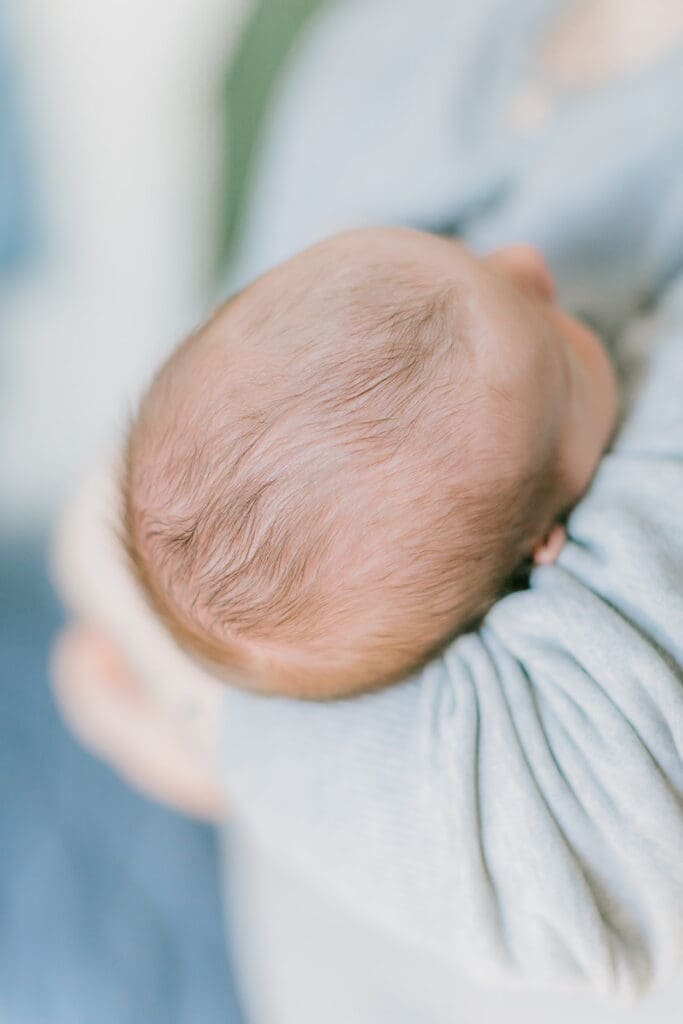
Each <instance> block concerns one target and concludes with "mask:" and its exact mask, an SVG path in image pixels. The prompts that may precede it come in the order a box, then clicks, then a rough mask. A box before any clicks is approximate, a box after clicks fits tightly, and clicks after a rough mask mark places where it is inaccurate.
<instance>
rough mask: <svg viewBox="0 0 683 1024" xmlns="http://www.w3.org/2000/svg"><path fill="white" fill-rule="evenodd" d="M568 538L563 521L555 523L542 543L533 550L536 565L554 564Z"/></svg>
mask: <svg viewBox="0 0 683 1024" xmlns="http://www.w3.org/2000/svg"><path fill="white" fill-rule="evenodd" d="M566 539H567V531H566V530H565V528H564V526H562V524H561V523H555V525H554V526H553V527H552V529H551V530H550V533H547V534H546V536H545V537H544V538H543V540H542V541H540V543H538V544H537V545H536V547H535V548H534V550H533V559H534V563H535V564H536V565H552V563H553V562H555V561H557V558H558V556H559V554H560V551H561V550H562V548H563V547H564V542H565V541H566Z"/></svg>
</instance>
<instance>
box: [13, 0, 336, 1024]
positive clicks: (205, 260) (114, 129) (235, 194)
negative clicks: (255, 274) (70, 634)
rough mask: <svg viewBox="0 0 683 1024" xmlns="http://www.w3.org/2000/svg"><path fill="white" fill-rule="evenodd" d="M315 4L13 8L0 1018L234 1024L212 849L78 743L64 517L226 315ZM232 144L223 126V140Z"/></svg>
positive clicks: (208, 1)
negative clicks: (193, 335) (170, 371)
mask: <svg viewBox="0 0 683 1024" xmlns="http://www.w3.org/2000/svg"><path fill="white" fill-rule="evenodd" d="M315 6H316V0H286V2H285V0H280V2H274V0H270V2H265V0H264V2H261V3H259V4H257V5H255V4H253V3H252V4H249V3H248V2H247V0H192V2H189V0H135V3H133V2H123V3H121V2H120V0H98V2H97V3H94V4H93V3H92V2H91V0H51V3H50V5H49V18H48V17H46V6H45V4H44V3H42V2H41V0H15V2H14V3H12V2H7V0H6V2H5V3H4V4H2V5H0V399H1V400H0V493H1V502H0V851H1V856H0V950H1V951H2V955H1V956H0V1020H2V1022H3V1024H38V1022H40V1024H44V1022H50V1024H81V1022H82V1024H92V1022H94V1021H97V1024H121V1022H124V1021H125V1022H127V1024H137V1022H138V1021H139V1022H141V1024H142V1022H144V1024H155V1022H159V1024H161V1022H164V1024H168V1022H185V1021H187V1022H188V1024H189V1022H193V1024H196V1022H202V1024H211V1022H214V1021H216V1022H217V1021H222V1022H227V1024H232V1022H236V1021H238V1020H239V1012H238V1004H237V998H236V995H235V992H234V987H233V982H232V978H231V973H230V967H229V954H228V952H227V948H226V940H225V935H224V924H223V917H222V914H221V906H220V901H221V893H220V889H219V879H218V860H217V847H216V838H215V836H214V834H213V832H212V831H211V830H210V829H209V828H207V827H204V826H200V825H198V824H196V823H194V822H190V821H187V820H183V819H181V818H179V817H177V816H176V815H174V814H172V813H171V812H169V811H167V810H164V809H161V808H159V807H157V806H154V805H152V804H151V803H149V802H148V801H146V800H144V799H143V798H141V797H139V796H137V795H136V794H134V793H133V792H132V791H131V790H129V789H128V788H127V787H126V786H125V784H124V783H123V782H121V781H120V780H119V779H118V778H117V777H115V775H114V774H113V773H112V772H111V771H110V770H109V769H108V768H106V767H104V766H103V765H101V764H100V763H99V762H97V761H95V760H94V759H93V758H92V757H91V756H90V755H88V754H87V753H85V752H84V751H83V750H81V749H80V747H78V746H77V744H76V742H75V741H74V740H72V739H71V737H70V736H69V735H68V734H67V733H66V731H65V729H64V727H63V726H62V724H61V722H60V720H59V719H58V716H57V713H56V710H55V707H54V705H53V702H52V700H51V697H50V692H49V689H48V679H47V660H48V654H49V648H50V644H51V642H52V640H53V638H54V635H55V631H56V629H57V628H58V626H59V623H60V621H61V616H62V612H61V610H60V608H59V605H58V602H57V599H56V597H55V594H54V593H53V591H52V589H51V586H50V583H49V579H48V573H47V568H46V565H47V559H46V554H47V550H48V546H49V538H50V532H51V529H52V528H53V524H54V521H55V519H56V517H57V515H58V512H59V509H60V506H61V505H62V503H63V501H64V500H65V498H66V497H67V496H68V494H69V492H70V491H71V489H72V488H73V486H74V484H75V482H76V481H77V480H78V479H79V478H80V477H81V476H82V475H83V474H84V472H86V471H87V469H88V467H89V464H90V462H91V461H93V460H94V459H96V458H97V457H98V455H99V453H100V451H101V450H102V448H103V446H105V445H106V444H107V442H108V441H109V440H110V439H111V438H114V437H116V435H117V432H118V431H119V430H120V427H121V424H122V422H123V421H124V419H125V416H126V413H127V411H128V409H129V408H130V407H131V405H132V404H133V403H134V402H135V399H136V396H137V395H138V394H139V392H140V390H141V388H142V387H143V386H144V384H145V381H146V379H147V377H148V375H149V373H150V371H151V369H152V368H153V367H154V365H155V364H156V363H157V362H158V361H159V359H160V358H161V357H162V356H163V354H164V352H165V351H166V350H167V349H168V348H169V347H170V346H172V345H173V344H174V343H175V341H176V340H177V339H178V338H179V337H181V336H182V335H183V334H184V333H185V332H186V331H187V330H188V329H189V328H190V327H191V326H192V325H193V324H194V323H195V322H196V321H197V320H198V319H200V318H201V316H202V315H203V314H204V313H205V312H206V309H207V307H208V306H210V305H211V303H212V301H213V300H214V298H215V295H216V282H217V281H218V280H220V277H221V274H222V272H223V270H224V268H225V261H226V259H227V254H228V253H229V251H230V249H231V247H232V246H233V243H234V238H235V234H236V232H237V230H238V228H239V210H240V207H241V205H243V201H244V195H245V193H246V191H247V185H248V180H249V168H250V166H251V161H252V159H253V154H254V152H255V138H256V125H257V124H258V120H259V116H260V113H261V112H262V111H263V109H264V107H265V106H266V104H267V99H268V95H269V91H270V89H271V87H272V83H273V81H274V80H275V77H276V73H277V69H278V67H279V66H280V64H281V61H282V58H283V54H284V53H285V52H286V50H287V48H288V46H289V44H290V42H291V40H292V38H293V36H294V35H295V33H296V31H297V29H298V27H299V26H300V25H301V24H302V23H303V21H304V19H305V18H306V17H307V16H308V14H309V13H310V12H311V11H312V10H313V8H314V7H315ZM229 126H230V127H229Z"/></svg>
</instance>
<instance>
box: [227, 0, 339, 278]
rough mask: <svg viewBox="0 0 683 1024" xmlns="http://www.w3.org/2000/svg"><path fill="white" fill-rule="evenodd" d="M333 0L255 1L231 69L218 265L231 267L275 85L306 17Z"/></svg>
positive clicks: (228, 79)
mask: <svg viewBox="0 0 683 1024" xmlns="http://www.w3.org/2000/svg"><path fill="white" fill-rule="evenodd" d="M326 2H329V0H256V2H255V3H254V5H253V9H252V11H251V13H250V15H249V17H248V19H247V21H246V24H245V26H244V29H243V32H242V36H241V39H240V41H239V43H238V46H237V49H236V51H235V55H234V58H233V60H232V61H231V65H230V68H229V71H228V77H227V82H226V117H227V119H228V153H227V158H226V162H225V169H226V179H227V180H226V187H225V190H224V196H225V206H224V212H223V231H222V237H221V250H220V253H219V269H220V272H221V273H223V272H224V271H225V268H226V267H227V266H228V264H229V261H230V257H231V256H232V254H233V252H234V249H235V245H236V243H237V240H238V238H239V233H240V229H241V227H242V223H243V219H244V211H245V207H246V205H247V203H248V198H249V182H250V172H251V170H252V168H253V166H254V161H255V159H256V158H257V156H258V143H259V141H260V137H261V130H262V127H263V122H264V114H265V112H266V110H267V108H268V103H269V100H270V97H271V96H272V93H273V88H274V86H275V85H276V83H277V78H278V75H279V73H280V71H281V70H282V67H283V65H284V62H285V59H286V57H287V55H288V53H289V52H290V50H291V48H292V45H293V44H294V42H295V40H296V38H297V36H298V35H299V33H300V32H301V30H302V29H303V27H304V25H305V24H306V22H307V21H308V19H309V18H310V17H311V16H312V15H313V14H314V13H315V11H317V10H318V8H320V7H321V6H322V4H323V3H326Z"/></svg>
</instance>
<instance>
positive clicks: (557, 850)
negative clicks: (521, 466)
mask: <svg viewBox="0 0 683 1024" xmlns="http://www.w3.org/2000/svg"><path fill="white" fill-rule="evenodd" d="M630 342H631V343H632V347H633V343H637V344H636V347H637V346H638V345H640V346H641V347H642V346H643V345H646V344H648V345H649V344H650V343H652V344H653V346H654V347H653V348H652V352H653V355H652V357H651V359H650V361H649V368H648V371H647V375H646V378H645V381H644V384H643V386H642V389H641V391H640V394H639V398H638V400H637V402H636V404H635V407H634V408H633V410H632V412H631V414H630V415H629V417H628V419H627V422H626V425H625V427H624V428H623V430H622V432H621V435H620V437H619V439H618V441H617V443H616V445H615V446H614V448H613V450H612V451H611V452H610V453H609V454H608V455H607V456H606V457H605V458H604V460H603V463H602V465H601V468H600V470H599V473H598V475H597V477H596V479H595V481H594V484H593V486H592V489H591V491H590V493H589V494H588V495H587V496H586V498H585V499H584V500H583V501H582V503H581V504H580V505H579V506H578V507H577V508H576V510H575V511H574V513H573V515H572V517H571V519H570V523H569V534H570V540H569V543H568V544H567V545H566V547H565V549H564V551H563V553H562V556H561V558H560V560H559V562H558V564H556V565H554V566H548V567H541V568H538V569H537V570H535V571H534V573H533V575H532V579H531V585H530V588H529V589H528V590H525V591H523V592H520V593H516V594H512V595H510V596H508V597H506V598H505V599H503V600H501V601H500V602H499V603H498V604H497V605H496V606H495V607H494V608H493V609H492V611H491V612H490V613H489V615H488V616H487V618H486V620H485V623H484V625H483V626H482V628H481V629H480V630H479V631H478V632H476V633H473V634H468V635H466V636H463V637H461V638H459V639H458V640H457V641H456V642H454V643H453V644H452V645H451V646H450V647H449V648H448V649H447V650H446V651H445V652H444V653H443V654H442V656H440V657H438V658H437V659H435V660H434V661H433V662H432V663H431V664H430V665H429V666H428V667H427V668H425V669H424V670H423V671H422V672H420V673H419V674H418V675H417V676H416V677H415V678H413V679H411V680H409V681H407V682H405V683H403V684H401V685H398V686H394V687H392V688H390V689H387V690H386V691H384V692H381V693H377V694H372V695H368V696H364V697H360V698H356V699H354V700H348V701H344V702H339V703H334V704H317V705H316V704H304V703H298V702H295V701H286V700H280V699H265V698H259V697H254V696H251V695H248V694H243V693H239V692H237V691H228V692H226V694H225V698H224V713H223V746H222V755H221V756H222V764H223V771H224V772H225V782H226V786H227V788H228V790H229V792H230V794H231V797H232V799H233V802H234V803H235V805H236V806H237V808H238V812H239V814H240V815H242V816H243V818H245V819H247V820H248V822H249V825H250V827H251V828H252V829H253V830H254V831H255V832H256V833H257V834H258V836H259V837H260V839H261V841H262V842H264V843H267V844H269V845H270V846H271V847H272V848H273V849H276V850H277V851H278V853H279V854H280V855H281V856H283V857H287V858H290V859H291V861H292V862H295V863H296V864H297V865H298V866H299V867H300V868H301V869H302V870H303V871H305V872H306V874H307V875H308V876H309V877H310V878H311V879H312V880H313V881H314V882H315V883H316V884H317V885H318V886H319V887H322V888H323V889H324V890H325V891H326V892H327V893H328V894H329V895H330V896H332V897H334V898H335V899H336V900H337V901H341V902H342V903H343V904H344V905H346V907H347V908H348V909H350V910H352V911H353V912H354V913H355V914H356V915H357V916H358V917H360V918H364V919H366V920H368V921H369V922H372V923H374V924H375V925H379V926H380V927H382V928H384V929H385V930H389V931H390V932H392V933H393V934H394V935H396V936H399V937H402V938H405V940H406V941H408V942H409V943H411V944H413V945H414V944H417V945H418V946H420V947H421V948H423V949H424V950H427V951H433V952H434V953H435V954H436V955H438V956H439V957H440V958H441V959H443V958H444V957H445V958H447V959H448V960H450V961H451V962H452V963H453V965H454V967H458V968H459V969H463V970H465V971H466V972H467V973H469V974H470V976H472V977H473V978H476V979H478V980H481V981H483V982H486V983H496V984H503V985H511V986H526V987H539V988H540V987H547V986H548V985H552V986H555V987H557V986H559V987H578V988H586V989H592V990H595V991H599V992H602V993H605V994H611V995H615V996H621V997H624V998H630V997H632V996H634V995H637V994H639V993H641V992H643V991H645V990H646V989H647V988H649V987H651V986H652V985H654V984H655V983H658V982H660V981H664V980H665V979H667V978H669V977H671V976H672V975H673V974H674V973H675V972H676V971H678V970H679V969H680V968H681V966H683V761H682V752H683V528H682V523H683V282H681V283H680V284H679V285H678V286H677V287H675V288H673V289H672V290H671V291H670V293H669V296H668V298H667V299H666V301H664V302H663V303H662V304H661V306H660V308H659V309H658V310H656V311H655V312H654V313H653V314H652V315H650V316H649V317H648V318H647V319H643V320H641V321H640V322H639V323H637V324H635V325H634V326H633V328H632V330H631V337H630Z"/></svg>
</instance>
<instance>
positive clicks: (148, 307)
mask: <svg viewBox="0 0 683 1024" xmlns="http://www.w3.org/2000/svg"><path fill="white" fill-rule="evenodd" d="M247 2H248V0H14V3H13V5H12V6H11V8H10V15H11V20H10V28H11V32H12V41H13V45H12V50H13V54H14V56H15V62H16V69H17V72H18V77H19V87H20V93H21V98H22V100H23V108H24V113H25V119H26V122H27V123H26V135H27V142H28V147H29V154H30V157H31V161H32V163H33V169H34V178H35V180H34V197H33V198H34V205H35V206H36V212H37V215H38V223H39V227H40V249H39V253H38V259H37V261H34V263H33V265H32V266H31V267H30V268H29V270H28V271H27V272H23V273H22V274H21V276H19V277H17V278H16V279H15V280H13V281H12V282H11V285H10V287H9V290H7V289H5V290H4V297H3V302H2V309H0V345H1V346H2V366H3V382H2V384H3V387H2V395H3V401H2V405H1V406H0V491H1V493H2V506H1V512H0V517H1V518H0V527H2V528H3V529H4V530H5V531H8V530H9V531H11V532H13V533H14V532H17V531H22V530H27V529H34V528H35V527H36V526H40V525H43V524H44V523H45V522H46V521H47V520H48V519H49V518H50V517H51V516H52V515H53V514H54V510H55V508H56V507H57V506H58V504H59V502H60V501H61V500H63V497H64V495H65V494H66V493H67V492H68V489H69V488H70V487H71V486H72V484H73V482H74V480H75V479H76V478H77V477H78V476H79V475H80V474H81V473H82V472H83V470H84V468H85V467H86V466H87V464H88V462H89V461H91V460H92V459H93V458H94V457H96V455H97V453H98V451H99V450H101V448H102V447H103V446H104V445H105V444H106V443H107V441H108V440H109V439H111V438H112V437H113V436H115V435H116V432H117V431H118V430H119V429H120V427H121V425H122V423H123V422H125V416H126V410H127V409H129V408H130V407H131V404H132V403H133V402H134V400H135V396H136V395H137V394H138V392H139V390H140V388H141V387H142V385H143V384H144V381H145V380H146V379H147V377H148V375H149V373H150V371H151V369H152V367H153V366H154V364H155V363H156V362H157V361H158V360H159V358H160V356H161V354H163V352H164V351H166V350H167V349H168V348H169V346H170V345H172V344H173V343H174V341H176V340H177V339H178V338H180V337H181V336H182V335H183V334H184V333H185V332H186V331H187V330H188V328H190V327H191V326H192V325H193V324H194V323H195V322H196V321H197V319H198V318H199V317H201V315H202V314H203V313H204V312H205V310H206V308H207V304H210V301H211V291H210V289H211V272H212V260H213V258H214V252H215V247H216V237H217V228H218V218H217V211H218V209H219V206H220V195H219V189H220V186H221V178H220V162H221V155H222V151H223V147H224V146H225V144H226V137H225V125H224V123H223V117H222V110H221V107H220V90H221V87H222V81H223V76H224V74H225V69H226V66H227V62H228V60H229V56H230V51H231V46H232V43H233V40H234V38H235V33H236V29H237V27H238V25H239V22H240V19H241V18H242V17H243V15H244V11H245V7H246V4H247Z"/></svg>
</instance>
